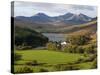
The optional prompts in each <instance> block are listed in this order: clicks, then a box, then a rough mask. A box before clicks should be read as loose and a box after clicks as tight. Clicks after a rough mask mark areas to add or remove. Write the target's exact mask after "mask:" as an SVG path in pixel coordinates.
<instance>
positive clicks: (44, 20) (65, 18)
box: [15, 13, 92, 25]
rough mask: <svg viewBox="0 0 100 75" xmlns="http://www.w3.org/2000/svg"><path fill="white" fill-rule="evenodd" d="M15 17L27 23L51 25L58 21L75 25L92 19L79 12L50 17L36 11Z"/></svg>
mask: <svg viewBox="0 0 100 75" xmlns="http://www.w3.org/2000/svg"><path fill="white" fill-rule="evenodd" d="M15 19H16V20H20V21H23V22H29V23H37V24H53V25H57V24H58V23H62V24H67V25H75V24H82V23H86V22H88V21H91V20H92V18H91V17H88V16H86V15H84V14H81V13H80V14H73V13H67V14H64V15H60V16H55V17H50V16H48V15H46V14H44V13H38V14H36V15H34V16H31V17H25V16H17V17H15ZM58 25H59V24H58Z"/></svg>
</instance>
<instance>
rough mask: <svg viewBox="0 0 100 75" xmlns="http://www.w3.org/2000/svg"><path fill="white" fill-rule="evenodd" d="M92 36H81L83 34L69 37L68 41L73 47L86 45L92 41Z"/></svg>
mask: <svg viewBox="0 0 100 75" xmlns="http://www.w3.org/2000/svg"><path fill="white" fill-rule="evenodd" d="M90 39H91V38H90V36H88V35H85V34H84V35H83V34H82V35H81V34H77V35H75V34H73V35H69V36H68V37H67V41H68V42H69V43H70V44H72V45H84V44H86V43H87V42H88V41H89V40H90Z"/></svg>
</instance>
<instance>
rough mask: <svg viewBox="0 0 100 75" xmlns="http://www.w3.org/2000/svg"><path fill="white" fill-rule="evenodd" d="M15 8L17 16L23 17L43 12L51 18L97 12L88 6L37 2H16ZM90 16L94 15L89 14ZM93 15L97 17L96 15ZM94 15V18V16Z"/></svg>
mask: <svg viewBox="0 0 100 75" xmlns="http://www.w3.org/2000/svg"><path fill="white" fill-rule="evenodd" d="M14 7H15V15H20V14H21V15H22V13H24V14H23V15H25V14H26V16H31V15H34V14H36V13H39V12H43V13H46V14H48V15H49V16H58V15H62V14H66V13H67V12H72V13H76V14H77V13H83V12H87V13H85V14H89V13H90V12H96V11H97V7H95V6H87V5H71V4H54V3H36V2H34V3H33V2H23V1H20V2H19V1H16V2H15V4H14ZM89 15H90V16H91V15H92V13H91V14H89ZM93 15H96V13H94V14H93ZM93 15H92V16H93Z"/></svg>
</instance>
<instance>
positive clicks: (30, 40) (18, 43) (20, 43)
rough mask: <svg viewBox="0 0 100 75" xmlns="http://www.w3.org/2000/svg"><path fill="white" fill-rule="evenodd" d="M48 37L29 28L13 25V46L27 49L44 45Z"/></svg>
mask: <svg viewBox="0 0 100 75" xmlns="http://www.w3.org/2000/svg"><path fill="white" fill-rule="evenodd" d="M47 42H48V38H47V37H45V36H43V35H42V34H41V33H39V32H36V31H34V30H31V29H29V28H21V27H18V26H15V48H17V49H28V48H35V47H38V46H44V45H45V44H46V43H47Z"/></svg>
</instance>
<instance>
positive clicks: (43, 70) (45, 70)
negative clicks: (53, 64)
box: [39, 68, 49, 72]
mask: <svg viewBox="0 0 100 75" xmlns="http://www.w3.org/2000/svg"><path fill="white" fill-rule="evenodd" d="M39 72H49V71H48V70H47V69H44V68H41V69H40V70H39Z"/></svg>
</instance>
